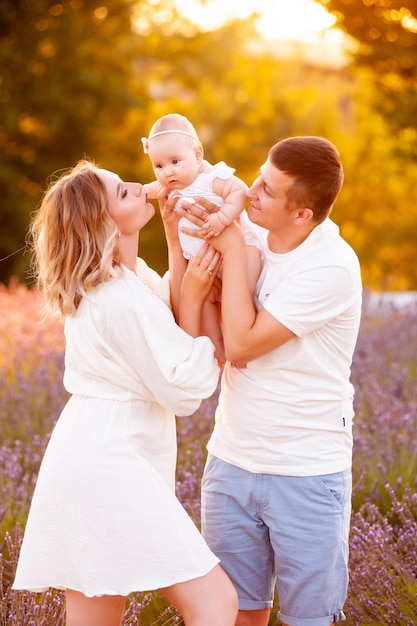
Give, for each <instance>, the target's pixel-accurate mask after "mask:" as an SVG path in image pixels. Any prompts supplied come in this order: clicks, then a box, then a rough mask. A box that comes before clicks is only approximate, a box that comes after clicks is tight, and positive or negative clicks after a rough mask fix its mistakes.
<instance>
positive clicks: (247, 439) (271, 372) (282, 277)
mask: <svg viewBox="0 0 417 626" xmlns="http://www.w3.org/2000/svg"><path fill="white" fill-rule="evenodd" d="M267 234H268V233H267V232H266V231H265V233H264V241H263V270H262V272H261V275H260V278H259V281H258V285H257V292H256V298H257V308H258V310H259V309H260V308H262V307H264V308H265V309H266V310H267V311H268V312H269V313H270V314H271V315H273V316H274V317H275V318H276V319H277V320H278V321H279V322H281V323H282V324H283V325H284V326H286V327H287V328H289V329H290V330H291V331H292V332H293V333H295V335H296V337H295V338H293V339H292V340H290V341H289V342H287V343H286V344H284V345H283V346H281V347H280V348H277V349H275V350H273V351H271V352H269V353H268V354H266V355H264V356H262V357H260V358H258V359H254V360H253V361H250V362H249V363H248V364H247V367H246V369H240V370H239V369H235V368H231V367H230V366H229V365H226V368H225V370H224V373H223V377H222V388H221V394H220V398H219V406H218V408H217V411H216V423H215V428H214V432H213V434H212V437H211V438H210V441H209V443H208V446H207V447H208V450H209V452H210V453H212V454H214V455H215V456H217V457H219V458H221V459H223V460H224V461H226V462H228V463H232V464H234V465H237V466H238V467H241V468H243V469H246V470H248V471H251V472H260V473H270V474H281V475H289V476H308V475H318V474H329V473H332V472H337V471H342V470H344V469H347V468H348V467H350V465H351V457H352V421H353V415H354V413H353V394H354V389H353V386H352V384H351V383H350V380H349V379H350V367H351V362H352V356H353V351H354V348H355V344H356V339H357V335H358V330H359V323H360V314H361V296H362V284H361V276H360V267H359V262H358V259H357V256H356V254H355V253H354V251H353V250H352V248H351V247H350V246H349V245H348V244H347V243H346V242H345V241H344V240H343V239H342V238H341V237H340V235H339V229H338V227H337V226H336V224H334V223H333V222H332V221H331V220H330V219H327V220H326V221H325V222H323V223H322V224H320V225H318V226H317V227H316V228H315V229H314V230H313V231H312V233H311V234H310V235H309V237H308V238H307V239H306V240H305V241H304V242H303V243H302V244H301V245H300V246H299V247H298V248H296V249H295V250H293V251H291V252H289V253H286V254H275V253H272V252H271V251H270V250H269V248H268V244H267Z"/></svg>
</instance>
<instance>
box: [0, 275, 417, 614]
mask: <svg viewBox="0 0 417 626" xmlns="http://www.w3.org/2000/svg"><path fill="white" fill-rule="evenodd" d="M0 307H1V311H2V315H1V317H0V377H1V385H0V445H1V448H0V547H1V559H0V626H6V625H7V626H64V623H65V616H64V603H63V594H62V592H59V591H53V590H52V591H50V592H47V593H45V594H39V595H37V594H31V593H26V592H19V593H17V592H13V591H11V589H10V587H11V583H12V580H13V575H14V570H15V567H16V561H17V556H18V552H19V545H20V541H21V537H22V532H23V528H24V524H25V519H26V516H27V512H28V508H29V503H30V499H31V495H32V492H33V488H34V484H35V481H36V475H37V471H38V468H39V464H40V461H41V458H42V454H43V451H44V449H45V446H46V444H47V441H48V437H49V434H50V432H51V429H52V426H53V424H54V420H56V418H57V416H58V414H59V412H60V410H61V408H62V406H63V404H64V403H65V401H66V393H65V391H64V389H63V386H62V371H63V348H64V343H63V334H62V325H61V323H60V322H59V321H58V320H54V319H52V320H51V319H48V320H46V321H44V322H42V323H40V320H41V311H40V299H39V297H38V295H37V294H36V293H35V292H31V291H29V290H27V288H26V287H24V286H21V285H14V286H11V287H10V288H9V289H6V288H5V287H2V286H1V285H0ZM352 377H353V382H354V384H355V387H356V399H355V403H356V415H357V417H356V419H355V428H354V438H355V448H354V494H353V517H352V532H351V542H350V545H351V552H350V587H349V597H348V601H347V605H346V607H345V609H346V614H347V622H346V624H347V625H351V626H359V625H361V626H362V625H363V626H364V625H372V626H378V625H381V626H382V625H384V626H385V625H387V624H390V625H391V626H392V625H398V626H412V625H415V624H417V306H408V307H401V309H396V308H394V307H392V308H391V307H388V308H387V307H385V308H384V310H383V311H382V310H381V309H380V308H378V307H377V308H375V307H374V306H370V301H368V299H367V298H366V297H365V305H364V313H363V321H362V326H361V331H360V336H359V341H358V346H357V350H356V354H355V359H354V363H353V369H352ZM214 406H215V398H213V399H211V400H210V401H206V402H205V403H203V405H202V407H201V409H200V410H199V411H198V412H197V413H196V414H195V415H193V416H192V417H189V418H180V419H178V437H179V460H178V474H177V494H178V497H179V498H180V500H181V501H182V503H183V504H184V506H185V507H186V509H187V510H188V511H189V513H190V514H191V515H192V517H193V519H194V520H195V522H196V523H197V524H199V521H200V492H199V488H200V477H201V473H202V468H203V463H204V458H205V443H206V441H207V439H208V437H209V433H210V431H211V428H212V422H213V410H214ZM275 621H276V618H275V616H274V615H273V616H272V617H271V624H273V623H275ZM177 623H181V619H180V618H179V616H178V615H177V614H176V613H175V611H174V610H172V609H171V608H170V607H169V606H167V605H166V603H165V602H164V601H163V600H162V599H161V598H160V597H159V596H158V594H154V593H142V594H135V595H132V596H131V597H130V598H129V599H128V602H127V611H126V616H125V620H124V622H123V624H124V626H127V625H129V626H130V625H132V626H133V625H139V624H140V626H162V625H164V626H170V625H172V624H177Z"/></svg>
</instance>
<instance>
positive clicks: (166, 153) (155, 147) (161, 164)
mask: <svg viewBox="0 0 417 626" xmlns="http://www.w3.org/2000/svg"><path fill="white" fill-rule="evenodd" d="M148 154H149V158H150V160H151V163H152V167H153V171H154V172H155V176H156V179H157V181H158V182H159V183H161V185H163V186H164V187H167V188H168V189H170V190H171V189H184V187H187V185H190V184H191V183H192V182H193V180H194V179H195V177H196V176H197V174H198V171H199V169H200V166H201V163H202V160H203V155H202V149H201V146H199V144H197V142H196V141H194V139H192V138H191V137H187V136H184V135H181V134H180V133H178V134H176V133H169V134H166V135H161V136H160V137H155V138H153V139H152V140H151V141H150V142H149V145H148Z"/></svg>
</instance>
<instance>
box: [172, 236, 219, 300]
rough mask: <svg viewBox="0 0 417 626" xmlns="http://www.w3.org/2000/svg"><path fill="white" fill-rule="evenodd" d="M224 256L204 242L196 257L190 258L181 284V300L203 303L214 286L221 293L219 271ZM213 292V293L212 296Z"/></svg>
mask: <svg viewBox="0 0 417 626" xmlns="http://www.w3.org/2000/svg"><path fill="white" fill-rule="evenodd" d="M221 262H222V257H221V255H220V253H219V252H218V251H217V250H215V249H214V248H213V247H212V246H210V245H209V244H208V243H202V245H201V248H200V250H199V251H198V252H197V254H196V255H195V257H193V258H192V259H190V260H189V262H188V265H187V269H186V271H185V274H184V277H183V280H182V286H181V302H183V301H184V300H187V301H188V303H191V302H193V303H194V304H197V305H199V306H200V305H201V306H202V304H203V302H204V300H205V299H206V298H207V297H208V295H209V294H210V292H212V289H213V286H214V287H215V289H217V290H218V291H219V294H220V288H221V284H220V280H219V279H218V277H217V273H218V271H219V270H220V265H221ZM212 297H213V292H212V293H211V298H212Z"/></svg>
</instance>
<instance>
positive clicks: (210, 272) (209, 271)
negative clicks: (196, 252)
mask: <svg viewBox="0 0 417 626" xmlns="http://www.w3.org/2000/svg"><path fill="white" fill-rule="evenodd" d="M207 271H208V273H209V274H210V276H212V275H213V268H212V267H208V268H207Z"/></svg>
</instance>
